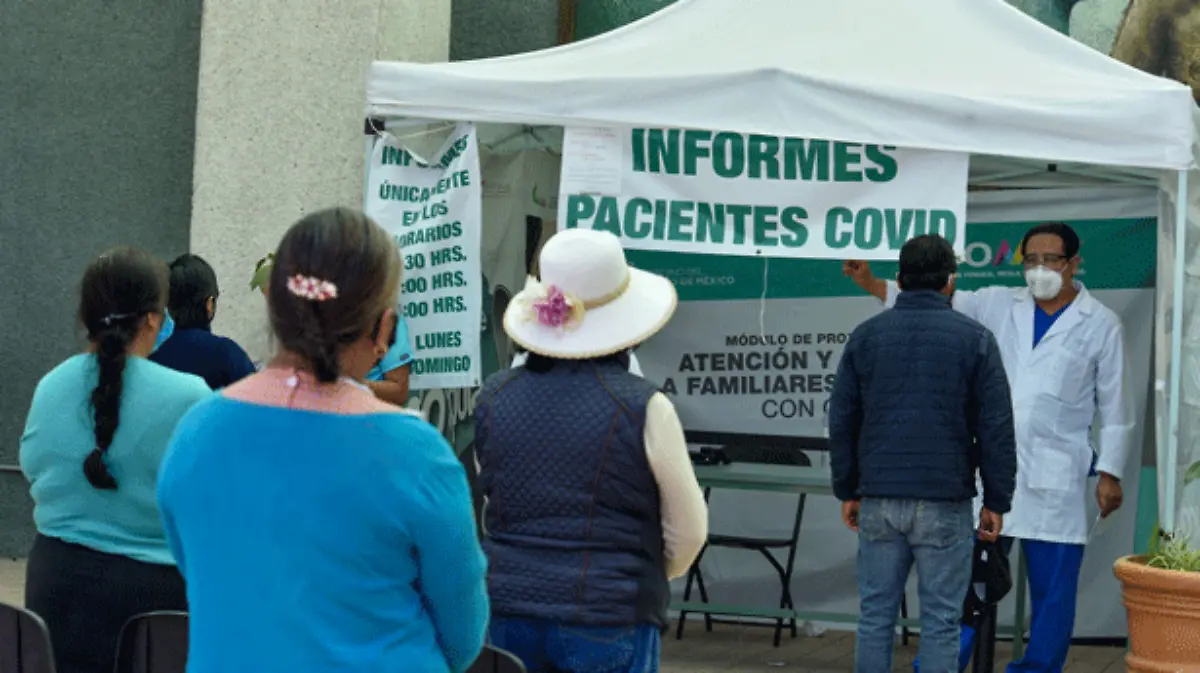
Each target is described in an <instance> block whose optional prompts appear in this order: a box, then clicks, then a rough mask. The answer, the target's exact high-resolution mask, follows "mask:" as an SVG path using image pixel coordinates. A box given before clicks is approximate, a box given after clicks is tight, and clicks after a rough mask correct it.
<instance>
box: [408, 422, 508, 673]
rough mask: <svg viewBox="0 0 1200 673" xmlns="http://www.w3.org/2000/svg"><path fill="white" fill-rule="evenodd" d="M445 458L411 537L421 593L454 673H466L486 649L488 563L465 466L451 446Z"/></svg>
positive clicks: (429, 477) (431, 477)
mask: <svg viewBox="0 0 1200 673" xmlns="http://www.w3.org/2000/svg"><path fill="white" fill-rule="evenodd" d="M438 440H439V441H440V442H441V443H442V444H443V445H444V450H443V451H442V453H444V456H439V457H438V458H437V459H436V462H435V464H434V465H433V466H432V469H431V470H430V471H429V472H428V473H427V474H426V475H425V476H424V478H423V479H422V480H421V483H420V485H419V486H418V488H417V489H416V493H415V494H414V495H415V497H417V498H418V499H419V508H418V510H417V512H416V513H417V514H418V515H417V516H414V517H412V521H413V523H411V524H410V532H411V534H412V538H413V542H414V544H415V546H416V552H417V564H418V573H419V576H420V583H421V592H422V594H423V598H424V600H425V604H426V606H427V608H428V609H429V614H430V615H431V616H432V618H433V624H434V627H435V628H436V629H437V634H438V642H439V644H440V645H441V647H442V652H443V653H444V654H445V656H446V662H447V663H448V664H449V666H450V670H451V671H454V672H455V673H461V672H462V671H465V670H467V668H468V667H470V666H471V664H472V663H474V661H475V659H476V658H477V657H478V656H479V653H480V651H481V650H482V649H483V643H484V638H485V636H486V633H487V625H488V617H489V613H490V606H489V604H488V596H487V560H486V558H485V557H484V555H483V549H481V548H480V546H479V535H478V532H477V529H476V525H475V514H474V512H473V510H472V505H471V490H470V488H469V486H468V485H467V475H466V472H465V471H464V470H463V466H462V464H461V463H459V462H458V459H457V458H455V457H454V453H453V451H452V450H451V449H450V446H449V445H448V444H445V440H442V439H441V437H438Z"/></svg>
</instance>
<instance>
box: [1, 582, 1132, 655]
mask: <svg viewBox="0 0 1200 673" xmlns="http://www.w3.org/2000/svg"><path fill="white" fill-rule="evenodd" d="M24 577H25V564H24V563H23V562H21V561H13V560H11V559H0V602H4V603H12V604H17V605H19V604H20V603H21V600H22V593H23V592H24ZM772 636H773V631H772V630H771V629H769V628H761V627H743V626H736V625H725V624H716V625H714V627H713V632H712V633H705V632H704V623H703V621H702V620H699V619H695V620H691V621H689V623H688V629H687V631H686V632H685V633H684V638H683V640H682V641H677V640H675V636H674V630H672V633H671V635H669V636H668V637H667V638H666V639H665V640H664V641H663V666H662V670H663V673H718V672H720V673H733V672H734V671H737V672H738V673H743V672H752V671H805V672H806V673H847V672H848V671H852V670H853V662H854V634H852V633H848V632H842V631H830V632H827V633H825V634H823V635H821V636H816V637H805V636H800V637H799V638H796V639H795V640H792V639H790V638H787V637H786V634H785V638H784V641H783V645H782V646H781V647H779V648H778V649H776V648H775V647H772V646H771V640H772ZM997 650H998V651H997V660H998V661H1002V662H1007V658H1006V657H1007V654H1008V651H1009V647H1008V645H1007V644H1004V643H1001V644H999V645H997ZM1124 653H1125V651H1124V650H1123V649H1118V648H1111V647H1076V648H1074V649H1072V650H1071V661H1070V663H1069V664H1068V665H1067V669H1066V673H1119V672H1120V671H1124V670H1125V666H1124V663H1123V662H1122V657H1123V655H1124ZM915 655H916V640H915V639H914V641H913V643H912V645H910V646H909V647H907V648H906V647H901V646H899V645H897V648H896V668H895V670H896V671H911V670H912V659H913V657H914V656H915ZM1003 670H1004V665H1003V664H1000V665H998V666H997V667H996V671H997V672H998V673H999V672H1001V671H1003Z"/></svg>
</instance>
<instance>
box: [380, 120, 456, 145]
mask: <svg viewBox="0 0 1200 673" xmlns="http://www.w3.org/2000/svg"><path fill="white" fill-rule="evenodd" d="M457 125H458V124H457V123H455V122H448V123H446V124H439V125H437V126H434V127H433V128H427V129H422V130H420V131H413V132H412V133H405V134H404V135H402V136H398V135H396V134H395V133H392V132H391V131H389V130H387V127H386V126H385V127H384V128H381V129H379V135H380V136H381V137H382V136H384V135H385V134H386V135H387V136H388V137H390V138H391V139H392V140H394V141H395V140H408V139H409V138H420V137H421V136H430V135H433V134H435V133H441V132H442V131H448V130H450V129H452V128H454V127H455V126H457Z"/></svg>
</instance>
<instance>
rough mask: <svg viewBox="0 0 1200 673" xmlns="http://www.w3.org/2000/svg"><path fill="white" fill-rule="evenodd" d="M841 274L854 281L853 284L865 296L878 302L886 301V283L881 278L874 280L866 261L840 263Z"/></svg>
mask: <svg viewBox="0 0 1200 673" xmlns="http://www.w3.org/2000/svg"><path fill="white" fill-rule="evenodd" d="M842 273H843V274H844V275H845V276H846V277H848V278H849V279H850V280H852V281H854V284H855V285H858V286H859V287H861V288H862V289H863V290H864V291H865V292H866V293H867V294H869V295H872V296H874V297H875V298H876V299H878V300H879V301H887V298H888V286H887V282H886V281H884V280H883V279H881V278H876V277H875V274H874V273H872V272H871V265H870V264H869V263H867V262H866V261H864V260H861V259H848V260H846V261H844V262H842Z"/></svg>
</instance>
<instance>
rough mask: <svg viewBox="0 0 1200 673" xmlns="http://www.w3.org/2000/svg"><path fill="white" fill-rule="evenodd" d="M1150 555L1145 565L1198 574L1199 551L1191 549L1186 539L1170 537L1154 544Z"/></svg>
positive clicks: (1199, 570)
mask: <svg viewBox="0 0 1200 673" xmlns="http://www.w3.org/2000/svg"><path fill="white" fill-rule="evenodd" d="M1150 551H1151V555H1150V558H1149V560H1147V561H1146V565H1148V566H1150V567H1152V568H1162V569H1163V570H1179V571H1181V572H1187V573H1194V572H1200V549H1193V548H1192V546H1191V545H1190V544H1188V540H1187V538H1186V537H1172V538H1170V539H1165V540H1164V539H1162V538H1161V537H1160V538H1159V539H1158V540H1157V541H1156V542H1155V543H1154V548H1153V549H1151V550H1150Z"/></svg>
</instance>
